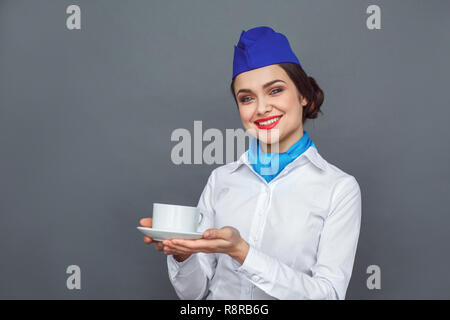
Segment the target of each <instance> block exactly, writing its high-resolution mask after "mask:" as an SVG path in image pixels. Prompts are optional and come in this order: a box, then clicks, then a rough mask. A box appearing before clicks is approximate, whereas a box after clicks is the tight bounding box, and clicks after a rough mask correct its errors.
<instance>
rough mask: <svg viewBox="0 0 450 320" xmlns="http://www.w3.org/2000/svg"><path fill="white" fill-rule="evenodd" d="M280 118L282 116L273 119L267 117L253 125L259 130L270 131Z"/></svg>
mask: <svg viewBox="0 0 450 320" xmlns="http://www.w3.org/2000/svg"><path fill="white" fill-rule="evenodd" d="M282 117H283V116H282V115H280V116H273V117H267V118H264V119H259V120H256V121H255V122H254V124H256V126H257V127H258V128H259V129H263V130H270V129H272V128H274V127H275V126H276V125H277V124H278V122H280V119H281V118H282Z"/></svg>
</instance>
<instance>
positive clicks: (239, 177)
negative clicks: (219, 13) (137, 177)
mask: <svg viewBox="0 0 450 320" xmlns="http://www.w3.org/2000/svg"><path fill="white" fill-rule="evenodd" d="M231 92H232V94H233V97H234V99H235V101H236V105H237V107H238V111H239V114H240V117H241V121H242V124H243V126H244V127H245V129H247V130H248V131H249V132H252V133H254V137H253V139H252V140H251V141H250V147H249V149H248V150H247V151H246V152H245V153H243V154H242V156H241V157H240V158H239V159H238V160H237V161H234V162H232V163H228V164H226V165H223V166H220V167H218V168H216V169H214V170H213V171H212V173H211V175H210V176H209V178H208V182H207V184H206V186H205V188H204V190H203V192H202V194H201V196H200V199H199V202H198V205H197V207H198V208H199V210H200V211H201V212H202V213H203V215H204V218H203V220H202V223H201V225H200V226H199V228H198V230H197V231H199V232H202V233H203V238H202V239H196V240H186V239H166V240H164V241H163V242H156V243H155V246H156V248H157V250H160V251H163V252H164V253H165V254H166V255H167V265H168V272H169V279H170V281H171V283H172V285H173V287H174V288H175V291H176V293H177V294H178V296H179V297H180V298H181V299H236V298H239V299H259V300H263V299H344V298H345V295H346V290H347V286H348V283H349V281H350V276H351V273H352V268H353V262H354V259H355V254H356V247H357V243H358V237H359V230H360V224H361V191H360V188H359V185H358V182H357V181H356V179H355V178H354V177H353V176H352V175H350V174H348V173H345V172H344V171H342V170H341V169H339V168H337V167H336V166H334V165H332V164H331V163H329V162H327V161H326V160H325V159H324V158H322V156H321V155H320V154H319V152H318V151H317V147H316V146H315V144H314V142H313V141H312V140H311V138H310V137H309V135H308V133H307V132H306V131H305V130H304V129H303V124H304V122H305V121H306V119H315V118H317V116H318V113H319V112H321V111H320V107H321V105H322V103H323V100H324V95H323V92H322V90H321V89H320V88H319V86H318V85H317V83H316V81H315V80H314V79H313V78H311V77H308V76H307V75H306V73H305V72H304V71H303V69H302V67H301V65H300V62H299V61H298V59H297V57H296V56H295V54H294V53H293V52H292V50H291V48H290V45H289V42H288V40H287V38H286V37H285V36H284V35H283V34H281V33H276V32H275V31H274V30H273V29H271V28H269V27H257V28H253V29H250V30H248V31H242V33H241V36H240V39H239V42H238V44H237V46H235V52H234V61H233V78H232V84H231ZM267 133H270V134H267ZM273 133H275V134H273ZM141 224H142V225H143V226H150V227H151V220H148V219H144V220H143V221H141ZM146 242H147V243H151V242H152V239H150V238H147V239H146Z"/></svg>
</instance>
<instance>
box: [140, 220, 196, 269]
mask: <svg viewBox="0 0 450 320" xmlns="http://www.w3.org/2000/svg"><path fill="white" fill-rule="evenodd" d="M152 221H153V219H152V218H143V219H141V221H139V223H140V224H141V226H143V227H147V228H151V227H152ZM144 242H145V243H146V244H151V243H154V244H155V249H156V250H158V251H162V252H164V254H165V255H169V254H172V253H171V252H169V250H168V247H167V246H164V245H163V243H162V242H161V241H156V240H153V238H152V237H149V236H144ZM173 257H174V258H175V260H177V261H178V262H182V261H184V260H186V259H187V258H189V257H190V254H177V255H175V254H174V256H173Z"/></svg>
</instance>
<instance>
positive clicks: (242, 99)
mask: <svg viewBox="0 0 450 320" xmlns="http://www.w3.org/2000/svg"><path fill="white" fill-rule="evenodd" d="M247 98H249V99H251V97H249V96H245V97H242V98H241V99H239V101H241V102H242V103H244V102H248V101H250V100H246V99H247Z"/></svg>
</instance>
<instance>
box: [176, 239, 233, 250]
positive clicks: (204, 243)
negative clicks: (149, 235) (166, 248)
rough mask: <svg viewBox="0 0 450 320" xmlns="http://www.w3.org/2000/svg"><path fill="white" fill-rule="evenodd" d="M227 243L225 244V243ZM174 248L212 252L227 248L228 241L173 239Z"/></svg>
mask: <svg viewBox="0 0 450 320" xmlns="http://www.w3.org/2000/svg"><path fill="white" fill-rule="evenodd" d="M224 242H225V243H224ZM172 243H173V245H174V246H177V247H183V248H186V249H194V250H211V249H216V248H218V247H222V246H226V244H227V243H226V241H225V240H222V239H212V240H206V239H196V240H186V239H172Z"/></svg>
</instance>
